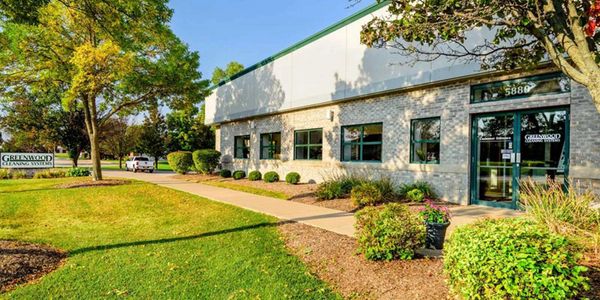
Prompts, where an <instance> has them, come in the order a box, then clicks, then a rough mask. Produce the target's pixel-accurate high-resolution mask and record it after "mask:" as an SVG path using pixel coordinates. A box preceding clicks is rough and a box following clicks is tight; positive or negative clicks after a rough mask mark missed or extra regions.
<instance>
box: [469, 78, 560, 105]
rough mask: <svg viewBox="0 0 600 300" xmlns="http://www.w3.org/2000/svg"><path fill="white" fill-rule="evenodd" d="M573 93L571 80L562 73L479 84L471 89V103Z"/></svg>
mask: <svg viewBox="0 0 600 300" xmlns="http://www.w3.org/2000/svg"><path fill="white" fill-rule="evenodd" d="M570 91H571V83H570V81H569V78H568V77H566V76H565V75H564V74H562V73H551V74H544V75H538V76H530V77H524V78H519V79H513V80H505V81H498V82H492V83H485V84H478V85H474V86H472V87H471V103H480V102H488V101H498V100H508V99H513V98H521V97H530V96H533V95H544V94H553V93H567V92H570Z"/></svg>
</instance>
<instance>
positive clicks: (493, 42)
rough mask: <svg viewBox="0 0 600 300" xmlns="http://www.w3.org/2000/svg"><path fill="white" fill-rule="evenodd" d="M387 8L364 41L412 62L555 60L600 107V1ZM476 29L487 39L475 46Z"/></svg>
mask: <svg viewBox="0 0 600 300" xmlns="http://www.w3.org/2000/svg"><path fill="white" fill-rule="evenodd" d="M359 1H360V0H359ZM382 1H383V0H378V2H382ZM387 10H388V13H387V14H384V15H380V16H376V17H373V19H372V20H371V21H370V22H368V23H367V24H366V25H365V26H363V28H362V32H361V42H362V43H363V44H365V45H367V46H369V47H389V48H394V49H395V50H396V51H395V52H396V53H399V54H400V55H402V56H404V57H407V58H408V60H407V61H406V63H409V62H415V61H423V62H430V61H433V60H435V59H437V58H439V57H445V58H448V59H451V60H452V59H454V60H461V61H462V62H467V63H469V62H477V63H480V64H482V67H483V68H484V69H489V68H494V69H499V70H513V69H520V68H522V69H532V68H534V67H535V66H537V65H540V64H541V63H543V62H545V61H546V60H548V59H550V60H551V61H552V62H553V63H554V66H555V67H557V68H559V69H560V70H561V71H562V72H563V73H565V74H566V75H568V76H569V77H571V78H572V79H573V80H575V81H577V82H579V83H581V84H582V85H584V86H586V87H587V88H588V89H589V90H590V92H591V94H592V98H593V100H594V102H595V104H596V108H597V109H599V110H600V84H599V83H600V78H598V76H597V74H599V73H600V53H599V49H600V47H599V42H600V34H598V32H599V30H598V29H597V28H596V24H597V23H600V22H599V21H600V18H599V17H600V3H599V2H597V1H581V0H564V1H542V0H536V1H523V0H502V1H499V0H495V1H453V0H444V1H410V0H391V1H389V6H388V7H387ZM475 31H477V32H476V35H479V34H481V32H483V33H484V34H486V33H487V32H489V33H488V35H489V37H488V38H487V39H485V40H483V41H481V42H477V43H473V40H471V39H470V38H469V36H473V35H474V34H473V33H474V32H475ZM474 45H475V46H474Z"/></svg>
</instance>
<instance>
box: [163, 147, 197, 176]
mask: <svg viewBox="0 0 600 300" xmlns="http://www.w3.org/2000/svg"><path fill="white" fill-rule="evenodd" d="M167 161H168V162H169V166H170V167H171V169H172V170H173V171H175V172H177V173H178V174H186V173H187V172H189V171H190V170H191V169H192V167H193V166H194V160H193V159H192V153H191V152H189V151H177V152H171V153H169V154H168V155H167Z"/></svg>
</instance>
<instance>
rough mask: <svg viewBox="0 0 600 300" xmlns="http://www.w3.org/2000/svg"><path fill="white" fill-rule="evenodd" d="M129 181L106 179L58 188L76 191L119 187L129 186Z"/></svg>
mask: <svg viewBox="0 0 600 300" xmlns="http://www.w3.org/2000/svg"><path fill="white" fill-rule="evenodd" d="M129 182H130V181H128V180H117V179H105V180H102V181H92V180H82V181H76V182H69V183H63V184H59V185H57V186H56V188H59V189H76V188H86V187H100V186H117V185H124V184H128V183H129Z"/></svg>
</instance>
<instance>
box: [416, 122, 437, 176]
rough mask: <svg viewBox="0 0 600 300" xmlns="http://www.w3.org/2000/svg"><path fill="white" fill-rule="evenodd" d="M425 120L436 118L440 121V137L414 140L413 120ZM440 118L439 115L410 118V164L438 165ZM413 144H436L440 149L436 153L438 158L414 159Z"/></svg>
mask: <svg viewBox="0 0 600 300" xmlns="http://www.w3.org/2000/svg"><path fill="white" fill-rule="evenodd" d="M427 120H438V121H439V122H440V126H439V130H440V132H439V136H440V138H439V139H437V140H415V139H414V136H415V122H419V121H427ZM441 141H442V118H441V117H428V118H418V119H412V120H410V163H411V164H421V165H439V164H440V161H441V157H440V156H441V153H442V147H441V145H442V143H441ZM415 144H438V148H439V149H440V153H439V154H438V159H437V160H434V161H421V160H415V157H414V156H415V155H414V153H415Z"/></svg>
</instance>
